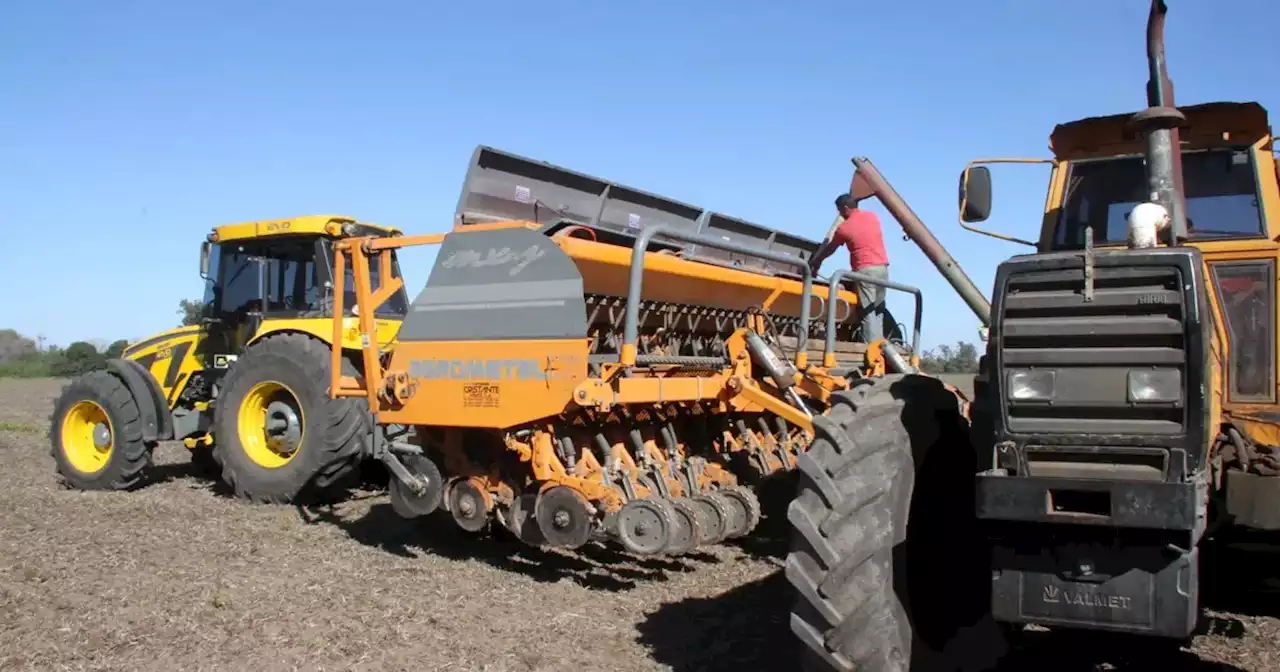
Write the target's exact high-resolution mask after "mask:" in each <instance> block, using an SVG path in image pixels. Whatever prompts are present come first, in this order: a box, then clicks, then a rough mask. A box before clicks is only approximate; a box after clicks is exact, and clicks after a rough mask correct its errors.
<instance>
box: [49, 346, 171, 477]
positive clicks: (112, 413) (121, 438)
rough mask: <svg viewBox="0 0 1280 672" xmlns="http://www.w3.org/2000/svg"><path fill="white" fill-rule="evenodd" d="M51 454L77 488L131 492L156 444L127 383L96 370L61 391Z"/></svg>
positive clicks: (52, 422)
mask: <svg viewBox="0 0 1280 672" xmlns="http://www.w3.org/2000/svg"><path fill="white" fill-rule="evenodd" d="M49 441H50V444H51V446H50V447H51V451H50V452H51V454H52V455H53V460H54V463H55V465H56V468H57V471H58V474H59V475H60V476H61V477H62V480H63V482H64V483H65V484H66V485H68V486H70V487H73V488H76V489H79V490H127V489H130V488H133V487H134V486H136V485H138V484H139V483H140V482H142V480H143V477H144V470H145V469H146V468H147V466H149V465H150V464H151V450H152V449H153V448H154V447H155V444H154V443H149V442H146V441H143V439H142V414H141V412H140V411H139V410H138V402H137V400H135V399H134V398H133V395H132V394H130V393H129V388H128V387H126V386H125V384H124V382H123V381H121V380H120V379H119V378H117V377H115V376H114V375H112V374H111V373H110V372H107V371H93V372H90V373H87V374H85V375H83V376H80V377H78V378H76V379H74V380H72V381H71V382H70V383H69V384H68V385H67V386H66V387H65V388H63V390H62V394H61V395H60V396H59V397H58V399H57V401H55V402H54V405H53V414H52V416H50V423H49Z"/></svg>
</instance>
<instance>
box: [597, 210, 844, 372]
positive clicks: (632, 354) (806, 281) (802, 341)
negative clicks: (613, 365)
mask: <svg viewBox="0 0 1280 672" xmlns="http://www.w3.org/2000/svg"><path fill="white" fill-rule="evenodd" d="M658 235H662V236H664V237H666V238H673V239H675V240H681V241H684V242H686V243H693V244H695V245H705V246H707V247H713V248H716V249H720V250H724V251H725V252H733V253H736V254H746V255H750V256H754V257H759V258H761V259H766V260H768V261H772V262H775V263H779V264H786V265H788V266H797V267H799V268H800V269H801V275H802V278H803V280H802V283H803V289H802V290H801V295H800V329H799V332H798V333H797V335H796V362H795V363H796V367H797V368H799V369H801V370H803V369H804V368H805V367H806V366H807V365H808V358H809V356H808V353H807V352H806V351H805V348H806V346H807V345H808V342H809V301H810V300H811V297H812V295H813V271H812V270H810V268H809V264H808V262H806V261H805V260H803V259H797V258H796V257H793V256H790V255H786V254H782V253H779V252H773V251H770V250H760V249H755V248H750V247H746V246H743V245H737V244H734V243H731V242H726V241H723V240H717V239H715V238H711V237H709V236H703V235H699V234H696V233H689V232H686V231H681V230H680V229H674V228H671V227H670V226H667V225H665V224H658V225H656V226H651V227H648V228H646V229H645V230H644V231H642V232H641V233H640V235H638V236H636V242H635V247H634V248H632V250H631V275H630V278H629V283H628V286H627V312H626V320H625V322H624V323H623V329H622V348H621V352H620V354H621V357H620V359H621V362H622V365H623V366H634V365H635V364H636V342H637V341H638V340H639V339H640V293H641V291H642V289H643V287H644V259H645V252H646V250H648V248H649V243H650V242H652V241H653V239H654V237H655V236H658ZM834 313H835V311H829V315H834ZM828 319H829V318H828ZM674 359H677V358H673V357H663V361H664V362H665V361H668V360H674ZM697 359H701V360H705V359H706V358H705V357H701V358H697ZM673 363H674V362H673Z"/></svg>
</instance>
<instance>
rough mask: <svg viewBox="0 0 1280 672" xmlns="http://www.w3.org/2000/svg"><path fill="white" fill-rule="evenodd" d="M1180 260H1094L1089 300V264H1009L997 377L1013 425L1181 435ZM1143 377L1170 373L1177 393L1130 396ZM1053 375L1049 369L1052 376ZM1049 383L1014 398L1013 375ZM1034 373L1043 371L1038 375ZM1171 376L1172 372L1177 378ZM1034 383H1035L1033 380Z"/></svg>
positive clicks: (1028, 430) (1038, 431) (1027, 429)
mask: <svg viewBox="0 0 1280 672" xmlns="http://www.w3.org/2000/svg"><path fill="white" fill-rule="evenodd" d="M1182 275H1183V274H1182V270H1181V269H1180V268H1179V267H1177V266H1163V265H1142V266H1107V265H1103V264H1099V265H1098V266H1097V267H1095V269H1094V294H1093V300H1092V301H1085V295H1084V291H1083V288H1084V270H1083V268H1081V267H1075V268H1059V269H1054V270H1036V269H1029V270H1021V269H1011V272H1010V273H1009V274H1008V275H1007V282H1006V283H1005V285H1004V289H1005V295H1004V297H1003V301H1002V305H1001V307H1000V311H999V319H1000V322H999V339H1000V340H999V344H1000V352H999V355H998V359H999V371H1000V372H1001V374H1002V375H1001V376H1000V379H999V380H998V381H992V382H993V383H995V384H996V385H997V386H999V388H1000V396H1001V398H1002V399H1003V403H1002V407H1003V416H1004V417H1003V420H1004V423H1005V427H1006V428H1007V430H1008V431H1009V432H1011V433H1013V434H1023V435H1045V434H1122V435H1129V434H1147V435H1174V434H1180V433H1182V432H1183V431H1184V430H1185V424H1186V399H1187V394H1186V381H1187V371H1186V362H1187V352H1186V348H1187V344H1186V329H1185V326H1184V323H1185V320H1186V312H1187V304H1186V302H1187V298H1186V296H1185V295H1184V293H1183V291H1182V287H1183V285H1184V282H1183V278H1182ZM1131 372H1140V373H1138V374H1137V375H1138V376H1139V377H1138V378H1136V379H1135V380H1141V381H1149V380H1150V378H1149V376H1157V377H1162V378H1160V379H1161V380H1163V381H1164V386H1163V387H1164V388H1165V389H1168V388H1170V387H1172V388H1173V389H1175V390H1177V391H1178V394H1177V397H1178V398H1177V399H1176V400H1173V399H1166V400H1163V401H1156V402H1151V401H1150V400H1145V401H1143V402H1141V403H1134V402H1133V401H1132V397H1131V392H1130V380H1131V378H1130V374H1131ZM1046 376H1047V378H1046ZM1015 379H1016V380H1018V381H1021V382H1020V383H1019V386H1020V388H1021V389H1023V390H1024V391H1025V390H1026V389H1028V388H1027V387H1026V385H1027V381H1031V382H1032V383H1033V384H1039V385H1041V388H1040V389H1049V390H1051V392H1050V393H1049V394H1048V397H1049V398H1048V399H1044V398H1041V399H1027V398H1024V399H1013V398H1011V397H1010V394H1011V392H1012V390H1013V387H1014V382H1013V381H1014V380H1015ZM1036 381H1039V382H1038V383H1036ZM1170 381H1172V382H1170ZM1033 387H1034V385H1033Z"/></svg>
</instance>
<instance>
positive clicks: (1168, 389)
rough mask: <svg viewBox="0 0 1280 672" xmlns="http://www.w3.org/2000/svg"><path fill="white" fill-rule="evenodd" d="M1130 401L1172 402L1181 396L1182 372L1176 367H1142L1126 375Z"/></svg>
mask: <svg viewBox="0 0 1280 672" xmlns="http://www.w3.org/2000/svg"><path fill="white" fill-rule="evenodd" d="M1128 388H1129V389H1128V398H1129V402H1130V403H1141V402H1144V401H1145V402H1155V403H1172V402H1176V401H1178V400H1179V399H1181V398H1182V372H1181V371H1179V370H1177V369H1143V370H1140V371H1130V372H1129V375H1128Z"/></svg>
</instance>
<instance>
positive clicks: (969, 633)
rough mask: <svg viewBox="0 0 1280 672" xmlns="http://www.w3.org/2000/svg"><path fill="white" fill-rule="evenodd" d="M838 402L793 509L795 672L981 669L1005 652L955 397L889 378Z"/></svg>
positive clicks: (930, 383) (918, 382)
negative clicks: (993, 615)
mask: <svg viewBox="0 0 1280 672" xmlns="http://www.w3.org/2000/svg"><path fill="white" fill-rule="evenodd" d="M832 401H833V404H832V408H831V411H830V413H829V414H828V415H826V416H820V417H817V418H814V433H815V435H816V438H815V440H814V442H813V444H812V445H811V446H810V448H809V450H808V451H806V452H804V453H803V454H801V455H800V456H799V459H798V460H797V462H798V464H797V467H798V471H799V484H798V490H797V496H796V498H795V499H794V500H793V501H792V502H791V504H790V507H789V509H788V511H787V519H788V522H789V523H790V524H791V528H792V541H791V552H790V553H789V554H788V556H787V562H786V570H785V574H786V577H787V580H788V581H789V582H790V584H791V585H792V587H793V588H794V589H795V591H796V600H795V605H794V608H793V610H792V613H791V630H792V632H793V633H794V634H795V635H796V636H797V638H798V639H799V640H800V644H801V646H800V655H801V665H800V669H803V670H806V671H810V672H818V671H821V672H836V671H839V672H850V671H851V670H857V671H858V672H864V671H865V672H871V671H875V672H882V671H890V670H892V671H895V672H896V671H906V670H913V671H915V670H949V671H950V670H982V669H988V668H989V667H991V666H993V665H994V664H995V662H996V661H997V660H998V657H999V656H1000V655H1001V654H1002V650H1001V647H1002V645H1003V641H1002V640H1001V634H1000V629H999V626H998V625H997V624H996V623H995V622H994V621H993V620H992V619H991V618H990V574H989V570H988V569H987V568H988V566H989V565H988V561H987V558H986V555H985V553H984V551H983V550H982V545H981V543H980V539H979V537H978V534H977V523H976V517H975V515H974V501H973V479H974V471H973V469H974V454H973V451H972V449H971V447H970V445H969V443H968V441H967V437H966V432H967V427H966V426H965V422H964V418H963V417H962V416H961V414H960V410H959V405H958V404H957V398H956V397H955V395H954V394H952V393H951V392H950V391H949V390H947V389H946V388H945V387H944V386H943V385H942V384H941V381H939V380H937V379H934V378H931V377H927V376H918V375H906V376H900V375H894V376H886V377H884V378H880V379H874V380H873V382H871V383H870V384H865V385H861V386H859V387H857V388H854V389H853V390H850V391H848V392H844V393H839V394H837V395H835V397H834V398H833V400H832Z"/></svg>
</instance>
